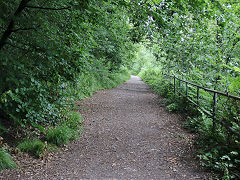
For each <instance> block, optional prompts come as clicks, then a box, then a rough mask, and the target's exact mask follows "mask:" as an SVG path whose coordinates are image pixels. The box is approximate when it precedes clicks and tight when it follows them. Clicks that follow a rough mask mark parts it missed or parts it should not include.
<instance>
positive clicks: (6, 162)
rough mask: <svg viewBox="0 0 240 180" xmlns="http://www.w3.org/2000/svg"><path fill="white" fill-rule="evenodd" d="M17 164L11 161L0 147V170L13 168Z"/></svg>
mask: <svg viewBox="0 0 240 180" xmlns="http://www.w3.org/2000/svg"><path fill="white" fill-rule="evenodd" d="M17 167H18V166H17V165H16V164H15V162H14V161H13V159H12V157H11V156H10V155H9V154H8V153H6V152H4V151H2V150H1V149H0V170H4V169H14V168H17Z"/></svg>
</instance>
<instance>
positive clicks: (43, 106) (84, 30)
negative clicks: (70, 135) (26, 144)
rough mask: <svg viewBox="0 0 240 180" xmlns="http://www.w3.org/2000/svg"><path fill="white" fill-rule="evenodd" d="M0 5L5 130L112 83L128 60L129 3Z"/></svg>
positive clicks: (58, 111) (50, 117) (28, 0)
mask: <svg viewBox="0 0 240 180" xmlns="http://www.w3.org/2000/svg"><path fill="white" fill-rule="evenodd" d="M0 7H1V12H3V13H1V16H0V20H1V21H0V27H1V28H0V38H1V39H0V59H1V61H0V69H1V71H0V84H1V85H0V99H1V101H0V114H1V117H0V118H1V121H0V122H1V126H0V128H1V133H2V132H3V131H6V127H9V126H19V125H20V126H22V127H25V125H31V126H36V127H39V125H46V124H49V123H50V124H54V123H57V122H58V121H59V120H60V119H61V118H62V116H63V113H62V112H63V109H65V108H66V107H69V105H71V104H72V100H73V99H74V98H75V97H77V98H83V97H84V96H87V95H90V94H91V93H92V92H94V91H96V90H97V89H101V88H106V87H111V86H114V85H115V84H116V80H117V79H119V78H121V77H120V76H121V74H119V72H120V71H121V72H120V73H124V71H125V70H124V69H123V65H127V60H129V61H130V60H131V57H132V53H131V50H133V45H132V43H131V41H130V40H129V36H128V34H129V31H130V28H131V27H130V25H129V24H128V21H127V16H126V10H124V8H123V7H122V8H121V6H117V4H116V5H115V4H113V3H112V2H111V1H91V2H90V1H87V0H86V1H73V0H64V1H41V2H40V1H35V0H18V1H1V4H0ZM117 81H118V80H117Z"/></svg>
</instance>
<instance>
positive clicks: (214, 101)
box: [213, 92, 217, 130]
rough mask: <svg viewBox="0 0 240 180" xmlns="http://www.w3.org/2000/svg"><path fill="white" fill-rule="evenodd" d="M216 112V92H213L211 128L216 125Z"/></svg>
mask: <svg viewBox="0 0 240 180" xmlns="http://www.w3.org/2000/svg"><path fill="white" fill-rule="evenodd" d="M216 112H217V93H216V92H214V94H213V130H215V127H216Z"/></svg>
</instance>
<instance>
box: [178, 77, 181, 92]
mask: <svg viewBox="0 0 240 180" xmlns="http://www.w3.org/2000/svg"><path fill="white" fill-rule="evenodd" d="M178 80H179V90H180V89H181V80H180V79H178ZM178 94H179V96H181V93H180V91H178Z"/></svg>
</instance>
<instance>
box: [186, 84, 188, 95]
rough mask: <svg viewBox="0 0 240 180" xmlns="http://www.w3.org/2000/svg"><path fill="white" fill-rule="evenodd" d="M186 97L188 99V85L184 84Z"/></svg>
mask: <svg viewBox="0 0 240 180" xmlns="http://www.w3.org/2000/svg"><path fill="white" fill-rule="evenodd" d="M186 96H187V97H188V83H187V82H186Z"/></svg>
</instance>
